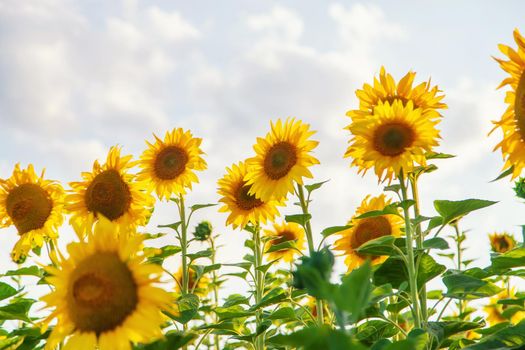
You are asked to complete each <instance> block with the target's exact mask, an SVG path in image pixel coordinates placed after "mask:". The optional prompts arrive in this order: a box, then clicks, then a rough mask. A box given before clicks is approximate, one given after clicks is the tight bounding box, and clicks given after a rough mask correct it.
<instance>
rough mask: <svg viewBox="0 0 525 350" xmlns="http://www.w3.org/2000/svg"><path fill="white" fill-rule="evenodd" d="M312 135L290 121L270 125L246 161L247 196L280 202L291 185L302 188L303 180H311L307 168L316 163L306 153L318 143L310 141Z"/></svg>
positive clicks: (309, 131)
mask: <svg viewBox="0 0 525 350" xmlns="http://www.w3.org/2000/svg"><path fill="white" fill-rule="evenodd" d="M314 133H315V132H314V131H311V130H310V126H309V125H308V124H305V123H303V122H301V121H299V120H295V119H293V118H292V119H290V118H288V119H286V121H285V122H284V123H283V122H282V120H281V119H279V120H278V121H277V123H275V124H274V123H273V122H272V123H271V131H270V132H269V133H268V134H267V135H266V137H265V138H260V137H259V138H257V143H256V144H255V145H254V146H253V149H254V150H255V153H256V156H255V157H253V158H250V159H248V161H247V164H248V172H247V174H246V177H245V179H246V184H247V185H251V189H250V194H255V196H256V197H257V198H260V199H261V200H263V201H265V202H268V201H270V200H271V199H276V200H279V201H280V200H283V199H285V198H286V196H287V194H288V193H293V191H294V183H295V182H297V183H298V184H301V185H302V184H303V177H307V178H312V177H313V175H312V173H311V172H310V170H309V169H308V167H310V166H311V165H314V164H319V161H318V160H317V159H316V158H314V157H313V156H312V155H311V154H310V152H311V151H312V150H313V149H314V148H315V147H317V145H318V143H319V142H317V141H313V140H310V136H312V135H313V134H314Z"/></svg>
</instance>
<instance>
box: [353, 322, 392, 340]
mask: <svg viewBox="0 0 525 350" xmlns="http://www.w3.org/2000/svg"><path fill="white" fill-rule="evenodd" d="M398 332H399V330H398V328H397V327H396V326H394V325H392V324H391V323H389V322H386V321H382V320H371V321H368V322H365V323H362V324H360V325H359V326H358V327H357V334H356V338H357V340H359V341H361V342H363V343H365V344H367V345H371V344H372V343H374V342H376V341H378V340H380V339H383V338H390V337H393V336H394V335H396V334H397V333H398Z"/></svg>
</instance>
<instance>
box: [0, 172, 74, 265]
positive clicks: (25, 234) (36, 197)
mask: <svg viewBox="0 0 525 350" xmlns="http://www.w3.org/2000/svg"><path fill="white" fill-rule="evenodd" d="M64 196H65V194H64V189H63V188H62V186H61V185H60V183H58V182H56V181H53V180H45V179H44V171H42V174H41V175H40V176H38V175H37V174H36V173H35V169H34V167H33V165H32V164H29V166H28V167H27V169H25V170H22V169H20V164H16V165H15V169H14V171H13V174H12V175H11V177H10V178H9V179H7V180H0V227H8V226H11V225H14V226H15V227H16V229H17V231H18V234H19V235H20V239H19V240H18V242H17V243H16V244H15V246H14V248H13V251H12V253H11V257H12V259H13V261H14V262H17V263H20V262H22V261H23V260H24V259H25V258H26V257H27V254H28V253H29V251H30V250H31V249H32V248H38V247H41V246H42V244H43V241H44V239H51V240H53V239H56V238H57V237H58V228H59V227H60V225H62V222H63V221H64V217H63V216H62V209H63V207H64Z"/></svg>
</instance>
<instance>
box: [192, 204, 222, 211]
mask: <svg viewBox="0 0 525 350" xmlns="http://www.w3.org/2000/svg"><path fill="white" fill-rule="evenodd" d="M216 205H217V203H208V204H194V205H192V206H191V207H190V210H191V211H197V210H199V209H203V208H209V207H214V206H216Z"/></svg>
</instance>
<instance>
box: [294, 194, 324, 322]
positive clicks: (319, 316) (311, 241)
mask: <svg viewBox="0 0 525 350" xmlns="http://www.w3.org/2000/svg"><path fill="white" fill-rule="evenodd" d="M297 196H298V197H299V204H300V205H301V209H302V211H303V215H308V214H309V212H308V202H307V200H306V199H305V197H304V190H303V186H302V185H300V184H297ZM304 231H305V233H306V239H307V241H308V251H309V252H310V256H312V254H313V253H314V252H315V248H314V238H313V233H312V225H311V224H310V220H309V219H308V220H306V224H305V227H304ZM316 304H317V305H316V306H317V323H318V324H319V326H321V325H323V324H324V310H323V301H322V300H321V299H316Z"/></svg>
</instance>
